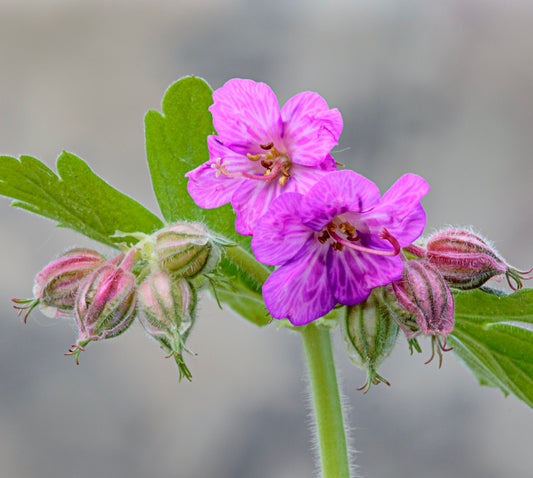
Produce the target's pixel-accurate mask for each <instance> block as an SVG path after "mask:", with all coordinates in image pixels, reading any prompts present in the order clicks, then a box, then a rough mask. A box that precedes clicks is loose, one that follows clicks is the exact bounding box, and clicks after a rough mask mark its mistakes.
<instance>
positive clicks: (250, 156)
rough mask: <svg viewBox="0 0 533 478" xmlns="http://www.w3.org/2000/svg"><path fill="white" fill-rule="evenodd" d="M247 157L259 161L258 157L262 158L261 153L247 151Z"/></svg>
mask: <svg viewBox="0 0 533 478" xmlns="http://www.w3.org/2000/svg"><path fill="white" fill-rule="evenodd" d="M246 157H247V158H248V159H249V160H250V161H257V160H258V159H260V158H261V155H260V154H250V153H246Z"/></svg>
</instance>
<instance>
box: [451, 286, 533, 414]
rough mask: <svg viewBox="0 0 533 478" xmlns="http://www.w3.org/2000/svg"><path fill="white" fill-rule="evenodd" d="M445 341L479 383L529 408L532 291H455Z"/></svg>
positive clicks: (532, 397)
mask: <svg viewBox="0 0 533 478" xmlns="http://www.w3.org/2000/svg"><path fill="white" fill-rule="evenodd" d="M448 343H449V344H450V345H452V346H453V351H454V352H455V354H456V355H457V356H458V357H459V358H460V359H461V360H462V361H463V362H464V363H465V365H466V366H467V367H468V368H469V369H470V370H471V371H472V372H473V373H474V375H475V376H476V377H477V379H478V380H479V383H480V384H481V385H487V386H490V387H496V388H499V389H501V390H502V391H503V393H504V394H505V395H508V394H510V393H512V394H514V395H516V397H518V398H519V399H520V400H522V401H524V402H525V403H526V404H527V405H529V406H530V407H532V408H533V289H523V290H520V291H518V292H515V293H513V294H510V295H505V296H500V295H495V294H488V293H486V292H483V291H480V290H474V291H469V292H458V293H457V294H456V295H455V326H454V329H453V332H452V333H451V334H450V335H448Z"/></svg>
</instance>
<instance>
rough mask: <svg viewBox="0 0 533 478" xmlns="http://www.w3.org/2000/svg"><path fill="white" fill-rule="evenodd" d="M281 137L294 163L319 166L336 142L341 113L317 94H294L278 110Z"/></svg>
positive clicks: (340, 130)
mask: <svg viewBox="0 0 533 478" xmlns="http://www.w3.org/2000/svg"><path fill="white" fill-rule="evenodd" d="M281 116H282V118H283V124H284V132H283V140H284V143H285V146H286V147H287V152H288V154H289V156H290V157H291V160H292V162H293V163H296V164H302V165H305V166H318V165H319V164H320V163H322V161H323V160H324V158H325V157H326V155H328V154H329V152H330V151H331V149H332V148H333V147H334V146H336V145H337V144H338V142H339V136H340V135H341V132H342V116H341V114H340V112H339V110H337V109H336V108H334V109H330V108H329V107H328V104H327V103H326V100H324V98H322V97H321V96H320V95H319V94H318V93H313V92H311V91H305V92H303V93H299V94H298V95H296V96H293V97H292V98H291V99H290V100H289V101H287V103H286V104H285V106H283V108H282V110H281Z"/></svg>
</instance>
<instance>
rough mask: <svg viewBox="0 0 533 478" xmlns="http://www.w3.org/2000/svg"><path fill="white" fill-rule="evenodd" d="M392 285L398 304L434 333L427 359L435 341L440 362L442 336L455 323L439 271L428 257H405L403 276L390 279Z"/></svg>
mask: <svg viewBox="0 0 533 478" xmlns="http://www.w3.org/2000/svg"><path fill="white" fill-rule="evenodd" d="M392 289H393V290H394V294H395V295H396V298H397V300H398V303H399V305H400V306H401V307H402V308H403V309H404V310H405V311H406V312H408V313H410V314H412V315H413V316H414V317H415V319H416V323H417V324H418V326H419V327H420V330H421V332H422V333H423V334H424V335H431V336H432V337H433V339H432V347H433V354H432V355H431V358H430V359H429V361H428V362H430V361H431V360H432V359H433V356H434V352H435V345H437V353H438V354H439V359H440V360H439V363H441V362H442V353H441V352H442V351H445V350H446V349H445V346H446V338H445V337H446V335H447V334H449V333H450V332H451V331H452V330H453V323H454V315H453V314H454V301H453V295H452V293H451V290H450V288H449V287H448V284H447V283H446V281H445V280H444V278H443V277H442V275H441V273H440V272H439V271H438V269H437V268H436V267H435V266H433V265H432V264H430V263H429V262H427V261H421V260H420V261H419V260H410V261H406V262H405V264H404V268H403V271H402V278H401V279H400V280H398V281H396V282H393V283H392ZM441 337H442V338H443V342H441ZM408 338H409V336H408ZM435 342H437V343H436V344H435Z"/></svg>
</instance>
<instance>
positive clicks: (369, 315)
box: [342, 288, 398, 393]
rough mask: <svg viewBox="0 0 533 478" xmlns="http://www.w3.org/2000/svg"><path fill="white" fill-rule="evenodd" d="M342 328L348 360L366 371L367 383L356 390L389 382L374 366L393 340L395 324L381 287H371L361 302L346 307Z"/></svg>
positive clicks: (390, 348)
mask: <svg viewBox="0 0 533 478" xmlns="http://www.w3.org/2000/svg"><path fill="white" fill-rule="evenodd" d="M342 332H343V337H344V341H345V343H346V347H347V351H348V356H349V357H350V359H351V361H352V362H353V363H354V364H355V365H357V366H358V367H359V368H361V369H363V370H366V373H367V380H366V383H365V384H364V385H363V386H362V387H361V388H359V389H358V390H364V393H366V392H368V390H369V389H370V386H371V385H372V384H374V385H377V384H378V383H380V382H383V383H386V384H387V385H390V384H389V382H388V381H387V380H385V379H384V378H383V377H382V376H380V375H379V374H378V373H377V369H378V367H379V366H380V365H381V364H382V363H383V361H384V360H385V359H386V358H387V357H388V356H389V354H390V353H391V351H392V349H393V347H394V344H395V343H396V337H397V336H398V326H397V325H396V323H395V322H394V320H392V318H391V315H390V312H389V310H388V309H387V307H386V306H385V305H384V303H383V289H382V288H376V289H374V290H373V291H372V293H371V295H370V296H369V298H368V299H366V300H365V301H364V302H362V303H360V304H357V305H351V306H348V307H347V308H346V316H345V318H344V320H343V321H342Z"/></svg>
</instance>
